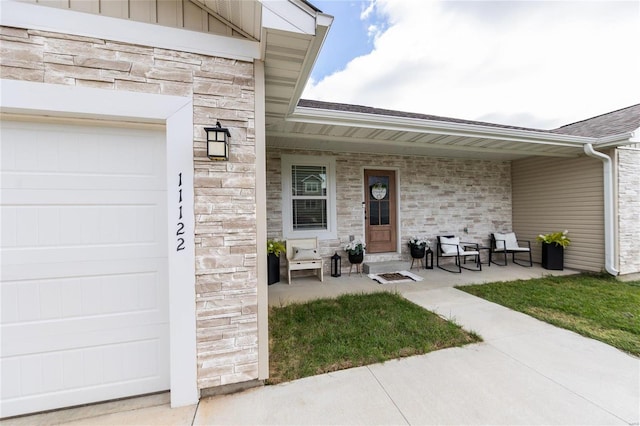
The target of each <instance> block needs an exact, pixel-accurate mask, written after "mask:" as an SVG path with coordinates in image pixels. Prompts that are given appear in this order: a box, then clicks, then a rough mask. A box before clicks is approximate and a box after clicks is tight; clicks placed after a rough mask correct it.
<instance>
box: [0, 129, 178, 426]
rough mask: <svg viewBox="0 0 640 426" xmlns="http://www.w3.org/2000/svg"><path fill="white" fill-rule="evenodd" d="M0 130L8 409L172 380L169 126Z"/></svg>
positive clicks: (105, 395) (6, 412)
mask: <svg viewBox="0 0 640 426" xmlns="http://www.w3.org/2000/svg"><path fill="white" fill-rule="evenodd" d="M0 131H1V132H2V135H1V136H2V143H1V145H0V149H1V156H0V157H1V158H2V159H1V164H2V170H1V172H2V179H1V185H2V193H1V200H0V201H1V203H0V204H1V205H0V209H1V213H0V217H1V218H2V235H1V239H0V241H1V248H0V259H1V261H2V268H1V278H2V282H1V283H0V291H1V298H0V303H1V304H0V307H1V309H2V312H1V313H0V318H1V320H2V325H1V330H0V331H1V332H2V347H1V349H0V354H1V359H0V362H1V363H2V371H3V374H2V380H1V381H2V407H1V409H2V415H3V416H12V415H17V414H23V413H28V412H35V411H42V410H48V409H54V408H59V407H64V406H69V405H78V404H84V403H89V402H94V401H100V400H106V399H113V398H122V397H125V396H130V395H136V394H141V393H148V392H155V391H160V390H166V389H168V388H169V359H168V354H169V344H168V333H169V331H168V316H169V315H168V303H169V301H168V271H167V250H168V247H167V238H168V235H167V229H168V228H167V199H166V185H167V182H166V175H165V170H166V153H165V152H166V145H165V136H164V132H163V131H157V130H148V129H141V128H117V127H111V126H109V127H107V126H102V125H95V126H94V125H78V124H77V123H75V124H69V123H67V124H60V123H46V124H44V123H30V122H23V121H20V122H18V121H15V122H9V121H3V122H2V127H0ZM9 371H10V373H7V374H5V372H9Z"/></svg>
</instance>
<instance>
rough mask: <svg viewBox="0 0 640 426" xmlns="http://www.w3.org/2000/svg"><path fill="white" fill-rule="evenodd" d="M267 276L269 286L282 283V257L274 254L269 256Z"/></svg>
mask: <svg viewBox="0 0 640 426" xmlns="http://www.w3.org/2000/svg"><path fill="white" fill-rule="evenodd" d="M267 274H268V276H269V278H268V281H267V282H268V284H269V285H271V284H274V283H277V282H278V281H280V256H276V255H275V254H273V253H269V254H268V255H267Z"/></svg>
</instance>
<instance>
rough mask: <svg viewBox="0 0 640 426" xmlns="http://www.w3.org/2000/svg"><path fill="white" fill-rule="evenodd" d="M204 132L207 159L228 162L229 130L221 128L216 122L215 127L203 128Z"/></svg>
mask: <svg viewBox="0 0 640 426" xmlns="http://www.w3.org/2000/svg"><path fill="white" fill-rule="evenodd" d="M204 131H205V132H207V157H209V158H210V159H211V160H220V161H228V160H229V139H230V138H231V133H229V129H227V128H225V127H222V126H221V125H220V122H219V121H218V122H217V123H216V127H205V128H204Z"/></svg>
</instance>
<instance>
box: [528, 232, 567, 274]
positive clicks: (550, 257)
mask: <svg viewBox="0 0 640 426" xmlns="http://www.w3.org/2000/svg"><path fill="white" fill-rule="evenodd" d="M568 233H569V231H567V230H564V231H562V232H552V233H549V234H540V235H538V237H537V238H536V239H537V240H538V241H540V242H541V243H542V267H543V268H544V269H549V270H552V271H553V270H555V271H562V270H563V269H564V249H565V247H568V246H569V244H571V240H570V239H569V237H567V234H568Z"/></svg>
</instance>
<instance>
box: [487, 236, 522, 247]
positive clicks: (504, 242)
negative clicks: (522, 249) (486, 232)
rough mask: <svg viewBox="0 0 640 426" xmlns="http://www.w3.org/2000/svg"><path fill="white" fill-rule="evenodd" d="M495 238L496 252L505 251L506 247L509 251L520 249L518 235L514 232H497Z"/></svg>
mask: <svg viewBox="0 0 640 426" xmlns="http://www.w3.org/2000/svg"><path fill="white" fill-rule="evenodd" d="M493 236H494V237H495V239H496V250H504V249H505V246H506V249H507V250H517V249H518V248H519V247H518V240H517V239H516V234H515V233H513V232H508V233H506V234H499V233H497V232H496V233H494V234H493Z"/></svg>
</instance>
